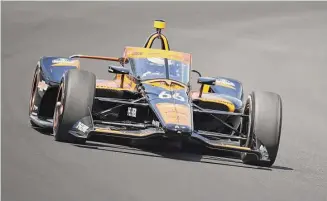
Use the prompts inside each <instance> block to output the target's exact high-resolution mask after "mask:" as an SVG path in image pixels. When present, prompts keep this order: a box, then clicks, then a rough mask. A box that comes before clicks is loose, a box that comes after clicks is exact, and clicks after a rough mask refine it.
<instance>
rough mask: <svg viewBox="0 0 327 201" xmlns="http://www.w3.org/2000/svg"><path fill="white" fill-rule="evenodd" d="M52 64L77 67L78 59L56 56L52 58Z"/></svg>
mask: <svg viewBox="0 0 327 201" xmlns="http://www.w3.org/2000/svg"><path fill="white" fill-rule="evenodd" d="M52 66H75V67H77V68H79V61H78V60H72V59H66V58H58V59H54V60H52Z"/></svg>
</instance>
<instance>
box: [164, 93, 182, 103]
mask: <svg viewBox="0 0 327 201" xmlns="http://www.w3.org/2000/svg"><path fill="white" fill-rule="evenodd" d="M159 98H161V99H166V98H167V99H170V98H174V99H176V100H179V101H182V102H184V101H185V98H184V97H183V96H181V95H180V94H179V93H174V94H173V95H170V94H169V93H167V92H166V91H163V92H161V93H160V94H159Z"/></svg>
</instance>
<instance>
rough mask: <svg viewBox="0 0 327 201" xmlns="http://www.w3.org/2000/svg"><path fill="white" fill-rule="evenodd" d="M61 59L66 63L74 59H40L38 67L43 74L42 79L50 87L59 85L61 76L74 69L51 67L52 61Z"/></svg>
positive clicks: (73, 67)
mask: <svg viewBox="0 0 327 201" xmlns="http://www.w3.org/2000/svg"><path fill="white" fill-rule="evenodd" d="M58 59H63V60H67V61H74V59H69V58H65V57H46V56H45V57H42V58H41V59H40V67H41V71H42V73H43V76H44V77H43V78H44V80H45V81H46V82H47V83H51V84H52V85H55V84H59V83H60V81H61V78H62V76H63V75H64V74H65V72H66V71H68V70H70V69H76V68H77V67H76V66H68V65H67V66H53V61H54V60H58Z"/></svg>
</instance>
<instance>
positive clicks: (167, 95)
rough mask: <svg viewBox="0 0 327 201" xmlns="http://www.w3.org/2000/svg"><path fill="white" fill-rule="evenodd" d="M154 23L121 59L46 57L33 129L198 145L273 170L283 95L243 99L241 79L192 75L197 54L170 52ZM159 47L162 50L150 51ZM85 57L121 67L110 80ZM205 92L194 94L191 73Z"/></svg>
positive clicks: (37, 81) (159, 24) (64, 136)
mask: <svg viewBox="0 0 327 201" xmlns="http://www.w3.org/2000/svg"><path fill="white" fill-rule="evenodd" d="M165 26H166V23H165V22H164V21H162V20H156V21H154V27H155V29H156V32H154V33H153V34H152V35H151V36H150V37H149V38H148V40H147V41H146V43H145V45H144V46H143V47H125V49H124V53H123V55H122V56H121V57H105V56H89V55H73V56H70V57H49V56H44V57H41V58H40V60H39V61H38V63H37V66H36V69H35V73H34V79H33V83H32V89H31V98H30V104H29V117H30V122H31V124H32V125H33V126H34V127H42V128H51V129H53V134H54V138H55V140H56V141H60V142H69V143H85V142H86V140H87V139H89V138H90V137H91V136H93V135H107V136H113V137H122V138H131V139H134V138H136V139H146V138H152V137H153V138H166V139H171V140H174V141H179V142H183V143H185V142H196V143H198V144H200V145H201V144H202V145H204V146H205V147H207V148H210V149H215V150H226V151H232V152H239V153H240V156H241V160H242V161H243V162H244V163H245V164H252V165H259V166H272V165H273V163H274V162H275V160H276V157H277V152H278V148H279V143H280V135H281V126H282V101H281V97H280V96H279V95H278V94H276V93H272V92H252V93H250V94H249V95H248V96H247V97H246V99H245V100H244V98H243V87H242V83H241V82H240V81H237V80H235V79H231V78H227V77H219V76H218V77H203V76H202V75H201V73H200V72H198V71H196V70H193V69H192V55H191V54H189V53H184V52H177V51H173V50H170V47H169V42H168V39H167V38H166V36H165V35H164V34H163V33H162V30H163V29H164V28H165ZM156 39H158V40H160V41H161V49H155V48H152V44H153V42H154V41H155V40H156ZM80 59H96V60H106V61H111V62H116V63H117V65H116V66H113V65H109V67H108V72H109V73H111V74H114V75H115V77H114V78H113V79H112V80H100V79H97V78H96V76H95V74H94V73H92V72H89V71H85V70H82V69H81V67H80ZM193 72H194V73H197V74H198V75H199V78H198V83H199V84H200V86H201V87H200V89H199V90H197V91H191V84H190V78H191V73H193Z"/></svg>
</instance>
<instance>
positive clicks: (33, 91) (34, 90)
mask: <svg viewBox="0 0 327 201" xmlns="http://www.w3.org/2000/svg"><path fill="white" fill-rule="evenodd" d="M38 74H39V68H38V66H37V67H36V68H35V71H34V74H33V81H32V86H31V92H30V100H29V108H28V116H31V114H32V110H33V106H34V102H35V96H36V93H37V84H38V82H39V79H40V78H39V75H38ZM30 124H31V125H32V127H34V128H38V127H39V126H38V125H37V124H35V123H34V122H33V121H32V119H30Z"/></svg>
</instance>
